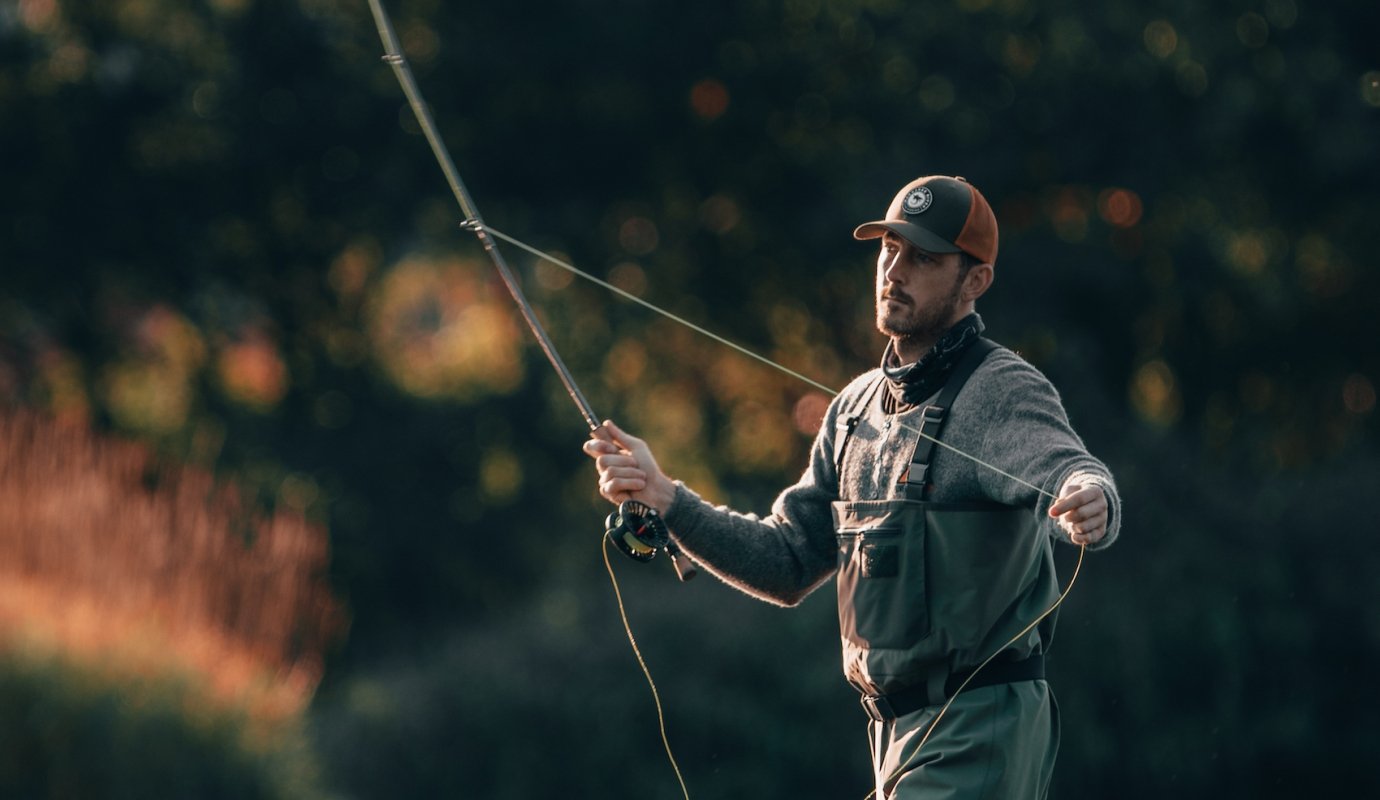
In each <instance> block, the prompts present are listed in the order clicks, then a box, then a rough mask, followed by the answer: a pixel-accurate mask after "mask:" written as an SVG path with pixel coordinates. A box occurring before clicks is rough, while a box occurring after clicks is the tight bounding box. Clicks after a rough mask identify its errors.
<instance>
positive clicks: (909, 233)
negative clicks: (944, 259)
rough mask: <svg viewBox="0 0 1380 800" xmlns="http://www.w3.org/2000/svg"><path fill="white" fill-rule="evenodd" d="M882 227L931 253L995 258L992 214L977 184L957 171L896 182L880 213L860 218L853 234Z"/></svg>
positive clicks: (872, 233) (868, 235)
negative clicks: (868, 218)
mask: <svg viewBox="0 0 1380 800" xmlns="http://www.w3.org/2000/svg"><path fill="white" fill-rule="evenodd" d="M887 231H891V232H892V233H894V234H896V235H897V236H900V237H902V238H904V239H905V240H906V241H908V242H910V243H911V244H913V245H915V246H916V247H919V248H920V249H921V250H927V251H929V252H931V253H957V252H960V251H961V252H965V253H967V254H968V255H970V256H972V257H973V258H976V259H977V260H978V261H980V262H982V263H984V264H995V263H996V261H997V217H996V215H995V214H993V213H992V207H991V206H990V205H988V204H987V198H985V197H983V196H982V193H981V192H979V191H978V190H977V187H976V186H974V185H972V184H971V183H968V181H966V180H964V179H963V178H960V177H953V178H950V177H948V176H945V175H929V176H926V177H924V178H916V179H915V180H913V181H911V182H910V183H908V184H906V185H905V186H904V187H902V189H901V191H899V192H897V193H896V197H895V198H893V199H892V201H891V205H890V206H888V207H887V210H886V219H879V220H877V221H875V222H864V223H863V224H861V225H859V226H858V227H857V229H856V230H854V231H853V238H855V239H877V238H879V237H881V236H882V234H884V233H886V232H887Z"/></svg>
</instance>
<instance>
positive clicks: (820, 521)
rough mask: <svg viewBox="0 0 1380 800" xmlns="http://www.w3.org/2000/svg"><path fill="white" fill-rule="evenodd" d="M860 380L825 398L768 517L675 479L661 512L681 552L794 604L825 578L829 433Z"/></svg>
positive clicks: (731, 580)
mask: <svg viewBox="0 0 1380 800" xmlns="http://www.w3.org/2000/svg"><path fill="white" fill-rule="evenodd" d="M865 385H866V380H864V379H863V378H860V379H859V380H856V381H854V382H853V384H851V385H850V386H849V387H848V388H847V389H845V390H844V391H843V392H842V393H841V394H840V395H839V396H838V397H837V398H835V400H834V402H833V403H832V404H830V406H829V411H828V413H827V414H826V415H825V418H824V422H823V424H821V425H820V429H819V433H818V434H817V435H816V437H815V441H814V445H813V446H812V448H811V450H810V463H809V465H808V466H807V467H806V469H805V472H804V474H803V475H801V477H800V480H799V481H797V482H796V483H795V485H793V486H791V487H789V488H787V489H786V490H785V491H783V492H782V493H781V494H780V495H779V496H777V498H776V501H775V502H774V503H773V504H772V509H771V514H769V515H768V516H766V517H759V516H757V515H756V514H744V513H740V512H737V511H734V510H732V509H730V508H727V507H726V506H716V505H713V504H711V503H708V502H706V501H705V500H704V499H703V498H701V497H700V496H699V495H697V494H695V492H693V491H691V490H690V488H689V487H687V486H686V485H685V484H683V483H681V482H679V481H677V482H676V499H675V501H674V502H673V503H672V504H671V507H670V508H668V509H666V511H665V512H664V513H663V515H664V517H665V519H666V523H667V525H668V526H669V527H670V528H671V532H672V535H673V536H674V537H675V539H676V541H677V543H678V544H679V545H680V546H681V548H682V549H683V550H684V551H685V552H686V554H688V555H689V556H690V557H691V558H693V559H694V560H695V561H696V562H698V563H699V564H701V565H703V566H704V567H705V569H707V570H708V571H709V572H711V573H713V574H714V575H716V576H717V577H718V578H719V579H720V580H722V581H724V582H725V583H727V584H729V585H730V586H733V587H735V588H737V589H739V590H741V591H743V592H746V593H747V594H749V595H751V596H753V597H756V598H758V599H759V600H764V601H766V602H769V603H774V604H777V605H783V606H793V605H796V604H798V603H799V602H800V601H801V600H803V599H805V597H806V596H807V595H809V594H810V593H811V592H813V591H814V590H815V589H817V588H818V587H819V586H820V585H821V584H823V583H824V582H825V581H826V580H828V579H829V577H830V576H831V575H833V573H834V570H835V569H836V568H837V559H838V555H837V552H838V551H837V544H836V540H835V537H834V517H833V509H832V505H831V504H832V503H833V501H834V500H836V499H837V498H838V494H839V491H838V472H837V469H836V467H835V464H834V455H833V453H834V437H835V435H836V433H837V427H838V420H839V417H840V415H841V414H842V411H841V409H845V408H848V407H849V405H850V403H852V402H853V400H854V399H856V397H857V394H858V392H860V391H861V390H862V389H863V387H864V386H865Z"/></svg>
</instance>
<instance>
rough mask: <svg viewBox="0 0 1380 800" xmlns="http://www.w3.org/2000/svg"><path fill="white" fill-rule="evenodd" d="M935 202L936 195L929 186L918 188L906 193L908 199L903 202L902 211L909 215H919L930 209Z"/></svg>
mask: <svg viewBox="0 0 1380 800" xmlns="http://www.w3.org/2000/svg"><path fill="white" fill-rule="evenodd" d="M932 202H934V193H933V192H931V191H930V187H928V186H917V187H915V188H914V189H911V190H910V191H909V192H907V193H906V199H905V200H902V201H901V210H902V211H904V212H906V213H907V214H919V213H920V212H921V211H924V210H925V209H927V208H929V207H930V203H932Z"/></svg>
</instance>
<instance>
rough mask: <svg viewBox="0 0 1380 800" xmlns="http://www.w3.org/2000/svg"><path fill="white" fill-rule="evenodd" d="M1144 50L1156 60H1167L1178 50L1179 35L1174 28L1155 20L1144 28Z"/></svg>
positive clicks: (1160, 20) (1164, 22)
mask: <svg viewBox="0 0 1380 800" xmlns="http://www.w3.org/2000/svg"><path fill="white" fill-rule="evenodd" d="M1143 39H1144V41H1145V49H1146V50H1147V51H1149V53H1150V55H1152V56H1154V57H1156V58H1169V57H1170V56H1172V55H1173V54H1174V51H1175V50H1177V49H1178V48H1179V33H1178V31H1176V30H1174V26H1173V25H1170V24H1169V23H1168V22H1166V21H1165V20H1162V19H1157V20H1155V21H1154V22H1151V23H1150V24H1149V25H1146V26H1145V32H1144V34H1143Z"/></svg>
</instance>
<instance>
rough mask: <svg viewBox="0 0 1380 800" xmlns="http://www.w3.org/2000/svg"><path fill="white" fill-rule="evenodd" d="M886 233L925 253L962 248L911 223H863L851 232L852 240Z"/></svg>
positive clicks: (886, 221)
mask: <svg viewBox="0 0 1380 800" xmlns="http://www.w3.org/2000/svg"><path fill="white" fill-rule="evenodd" d="M887 231H891V232H892V233H894V234H896V235H897V236H900V237H901V238H902V239H905V240H906V241H908V242H910V243H911V244H913V245H915V246H916V247H918V248H920V249H921V250H924V251H925V252H927V253H959V252H962V251H963V248H961V247H959V246H958V245H956V244H954V243H953V242H949V241H945V240H944V238H943V237H941V236H940V235H939V234H937V233H934V232H932V231H929V230H926V229H925V228H922V227H920V226H919V225H916V224H914V223H911V222H904V221H902V220H895V219H884V220H878V221H876V222H864V223H863V224H861V225H859V226H858V227H857V228H855V229H854V230H853V238H854V239H880V238H881V237H882V235H883V234H885V233H886V232H887Z"/></svg>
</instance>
